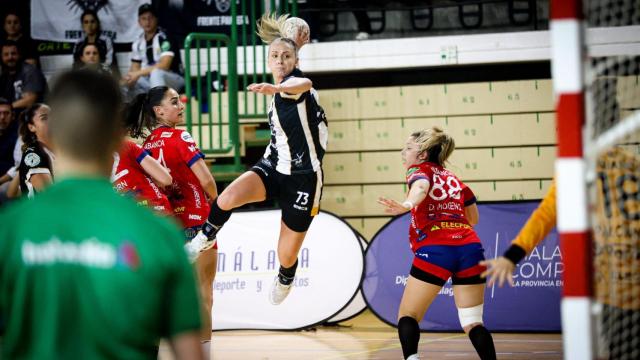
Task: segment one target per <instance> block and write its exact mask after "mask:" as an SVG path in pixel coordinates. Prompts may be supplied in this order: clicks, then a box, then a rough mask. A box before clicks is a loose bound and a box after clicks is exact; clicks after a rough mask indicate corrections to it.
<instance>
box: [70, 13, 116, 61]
mask: <svg viewBox="0 0 640 360" xmlns="http://www.w3.org/2000/svg"><path fill="white" fill-rule="evenodd" d="M80 22H81V24H82V31H84V38H82V39H81V40H80V41H78V42H77V43H76V44H75V45H74V47H73V66H74V68H79V67H82V64H83V62H82V59H81V58H82V55H83V51H84V48H85V45H88V44H93V45H95V47H96V48H97V49H98V53H99V61H100V63H102V64H104V65H105V66H107V67H109V68H111V70H112V71H117V70H118V62H117V60H116V54H115V52H114V51H113V41H111V38H109V37H108V36H105V35H101V31H102V29H101V27H100V18H98V14H96V12H95V11H93V10H85V11H84V12H83V13H82V15H81V16H80Z"/></svg>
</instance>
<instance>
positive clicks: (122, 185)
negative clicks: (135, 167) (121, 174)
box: [113, 180, 129, 192]
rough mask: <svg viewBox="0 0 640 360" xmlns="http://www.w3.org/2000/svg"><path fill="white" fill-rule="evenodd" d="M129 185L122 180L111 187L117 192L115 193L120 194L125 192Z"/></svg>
mask: <svg viewBox="0 0 640 360" xmlns="http://www.w3.org/2000/svg"><path fill="white" fill-rule="evenodd" d="M128 186H129V185H128V184H127V182H126V181H125V180H122V181H120V182H117V183H115V184H114V185H113V188H114V189H115V190H116V191H117V192H122V191H123V190H125V189H126V188H127V187H128Z"/></svg>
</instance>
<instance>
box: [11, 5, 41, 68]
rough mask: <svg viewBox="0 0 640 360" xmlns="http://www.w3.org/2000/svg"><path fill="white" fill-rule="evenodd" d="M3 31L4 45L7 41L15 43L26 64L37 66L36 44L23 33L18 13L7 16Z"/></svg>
mask: <svg viewBox="0 0 640 360" xmlns="http://www.w3.org/2000/svg"><path fill="white" fill-rule="evenodd" d="M3 29H4V34H3V35H4V36H3V38H2V42H3V43H4V42H5V41H6V40H12V41H15V42H16V44H17V45H18V51H19V52H20V54H22V58H23V59H24V62H26V63H28V64H31V65H37V64H38V52H37V49H36V43H35V42H34V41H33V40H31V38H29V37H27V36H25V35H24V34H23V33H22V23H21V21H20V17H19V16H18V14H17V13H15V12H11V11H10V12H8V13H7V14H6V15H5V17H4V27H3Z"/></svg>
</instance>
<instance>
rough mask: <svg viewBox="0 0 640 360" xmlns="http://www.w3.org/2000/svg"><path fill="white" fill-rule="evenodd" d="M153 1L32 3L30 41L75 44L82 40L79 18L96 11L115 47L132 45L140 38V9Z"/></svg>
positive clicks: (45, 0)
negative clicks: (88, 11)
mask: <svg viewBox="0 0 640 360" xmlns="http://www.w3.org/2000/svg"><path fill="white" fill-rule="evenodd" d="M144 3H150V0H31V37H32V38H34V39H37V40H48V41H59V42H76V41H78V40H79V39H81V38H82V37H83V33H82V26H81V24H80V15H82V13H83V12H84V11H85V10H88V9H90V10H94V11H96V13H97V14H98V17H99V18H100V24H101V27H102V33H103V35H106V36H108V37H111V39H113V42H114V43H131V42H133V41H134V40H135V38H136V37H137V36H138V35H140V33H141V32H142V29H141V28H140V26H138V7H139V6H140V5H142V4H144Z"/></svg>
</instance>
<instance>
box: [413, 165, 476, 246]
mask: <svg viewBox="0 0 640 360" xmlns="http://www.w3.org/2000/svg"><path fill="white" fill-rule="evenodd" d="M420 179H424V180H427V181H428V182H429V191H428V192H427V196H426V198H425V199H424V200H423V201H422V202H421V203H420V204H418V205H417V206H415V207H414V208H413V209H411V226H410V230H409V231H410V233H409V240H410V242H411V248H412V249H413V250H414V251H415V250H416V249H417V248H419V247H421V246H424V245H465V244H470V243H476V242H480V239H479V238H478V235H476V232H475V231H474V230H473V227H472V226H471V225H470V224H469V222H468V221H467V218H466V216H465V211H464V208H465V207H466V206H469V205H472V204H474V203H475V202H476V197H475V195H474V194H473V192H472V191H471V189H470V188H469V187H468V186H467V185H465V184H464V183H462V181H460V179H458V177H457V176H455V175H454V174H453V173H452V172H451V171H449V170H447V169H445V168H443V167H442V166H440V165H437V164H434V163H430V162H424V163H421V164H417V165H413V166H411V167H410V168H409V169H408V170H407V184H408V185H409V188H411V185H412V184H413V183H414V182H415V181H417V180H420Z"/></svg>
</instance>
